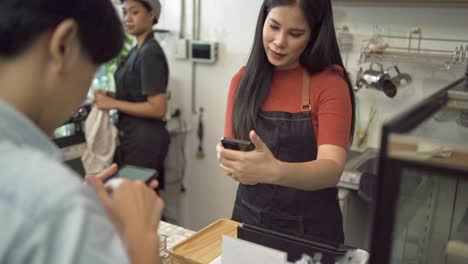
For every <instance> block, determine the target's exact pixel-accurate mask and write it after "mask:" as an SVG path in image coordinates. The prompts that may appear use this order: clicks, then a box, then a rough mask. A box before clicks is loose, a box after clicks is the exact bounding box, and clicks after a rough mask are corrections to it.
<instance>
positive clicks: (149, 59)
mask: <svg viewBox="0 0 468 264" xmlns="http://www.w3.org/2000/svg"><path fill="white" fill-rule="evenodd" d="M168 79H169V67H168V65H167V59H166V56H165V55H164V51H163V50H162V48H161V46H160V45H159V43H158V42H157V41H156V40H155V39H154V37H153V35H152V34H150V35H148V37H147V38H146V39H145V41H144V42H143V44H142V46H141V47H140V48H137V47H134V48H133V49H132V50H131V51H130V53H129V55H128V56H127V58H126V60H125V62H124V63H122V65H120V66H119V68H118V69H117V72H116V74H115V81H116V94H117V99H119V100H125V101H130V102H145V101H147V98H148V96H149V95H157V94H161V93H165V92H166V90H167V84H168Z"/></svg>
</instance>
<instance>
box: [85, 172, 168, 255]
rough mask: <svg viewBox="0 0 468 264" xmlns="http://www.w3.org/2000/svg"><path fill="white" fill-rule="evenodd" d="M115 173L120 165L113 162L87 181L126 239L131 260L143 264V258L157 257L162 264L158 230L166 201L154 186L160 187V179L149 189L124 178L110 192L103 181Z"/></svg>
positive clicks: (87, 178)
mask: <svg viewBox="0 0 468 264" xmlns="http://www.w3.org/2000/svg"><path fill="white" fill-rule="evenodd" d="M116 173H117V166H116V165H112V166H111V167H109V168H108V169H106V170H104V171H103V172H101V173H100V174H98V175H96V176H88V177H86V182H87V183H88V184H90V185H91V186H92V187H93V188H94V190H95V191H96V193H97V194H98V196H99V198H100V200H101V201H102V203H103V205H104V207H105V209H106V210H107V213H108V215H109V217H110V218H111V220H112V222H113V223H114V224H115V226H116V227H117V229H118V231H119V232H120V234H121V236H122V238H123V241H125V242H126V245H127V250H128V252H129V256H130V258H131V259H132V263H140V261H139V260H140V259H154V261H155V262H154V263H159V262H158V261H159V255H158V254H157V250H155V248H158V245H159V236H158V233H157V230H158V227H159V222H160V219H161V215H162V212H163V208H164V202H163V201H162V200H161V198H160V197H159V196H157V195H156V193H155V192H154V190H153V189H151V188H156V187H157V181H152V182H151V183H150V187H151V188H150V187H149V186H148V185H146V184H145V183H144V182H143V181H131V180H127V179H122V182H121V183H120V184H119V185H118V186H116V187H115V189H113V190H112V195H109V193H108V190H106V188H105V187H104V184H103V181H105V180H106V179H107V178H109V177H111V176H112V175H114V174H116Z"/></svg>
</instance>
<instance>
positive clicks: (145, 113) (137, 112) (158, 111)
mask: <svg viewBox="0 0 468 264" xmlns="http://www.w3.org/2000/svg"><path fill="white" fill-rule="evenodd" d="M115 108H116V109H117V110H119V111H120V112H123V113H125V114H128V115H132V116H137V117H145V118H154V119H163V118H164V117H165V115H166V106H165V105H154V104H151V103H149V102H141V103H132V102H127V101H121V100H116V102H115Z"/></svg>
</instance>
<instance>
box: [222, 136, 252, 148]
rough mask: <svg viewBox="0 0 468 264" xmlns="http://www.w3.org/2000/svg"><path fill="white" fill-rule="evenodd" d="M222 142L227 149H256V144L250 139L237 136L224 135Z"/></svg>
mask: <svg viewBox="0 0 468 264" xmlns="http://www.w3.org/2000/svg"><path fill="white" fill-rule="evenodd" d="M221 144H222V145H223V147H224V148H225V149H232V150H239V151H251V150H254V149H255V146H254V145H253V144H252V142H250V141H248V140H241V139H237V138H227V137H223V138H222V139H221Z"/></svg>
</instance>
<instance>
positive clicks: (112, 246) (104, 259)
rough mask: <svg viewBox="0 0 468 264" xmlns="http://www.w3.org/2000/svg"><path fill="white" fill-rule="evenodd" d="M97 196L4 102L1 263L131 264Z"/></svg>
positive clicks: (0, 124)
mask: <svg viewBox="0 0 468 264" xmlns="http://www.w3.org/2000/svg"><path fill="white" fill-rule="evenodd" d="M129 262H130V261H129V258H128V255H127V253H126V250H125V248H124V246H123V243H122V241H121V239H120V237H119V235H118V233H117V230H116V228H115V227H114V225H113V224H111V222H110V220H109V218H108V217H107V215H106V213H105V209H104V208H103V206H102V205H101V203H100V201H99V200H98V198H97V195H96V194H95V193H94V191H92V190H91V189H90V188H89V187H88V186H86V185H85V184H83V182H82V181H81V178H80V177H79V176H78V175H76V174H75V173H74V172H73V171H71V170H70V169H68V168H67V167H66V166H64V165H63V164H62V162H61V152H60V150H59V149H58V148H57V147H55V145H54V144H53V143H52V142H51V141H50V139H49V138H48V137H47V136H46V135H45V134H44V133H43V132H42V131H40V130H39V129H38V128H37V127H36V126H35V125H34V124H33V123H32V122H31V121H30V120H29V119H28V118H26V117H25V116H24V115H22V114H21V113H19V112H17V111H16V110H15V109H14V108H12V107H11V106H9V105H8V104H6V103H5V102H3V101H1V100H0V263H13V264H16V263H31V264H32V263H34V264H35V263H47V264H54V263H57V264H58V263H60V264H65V263H86V264H92V263H93V264H96V263H129Z"/></svg>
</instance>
